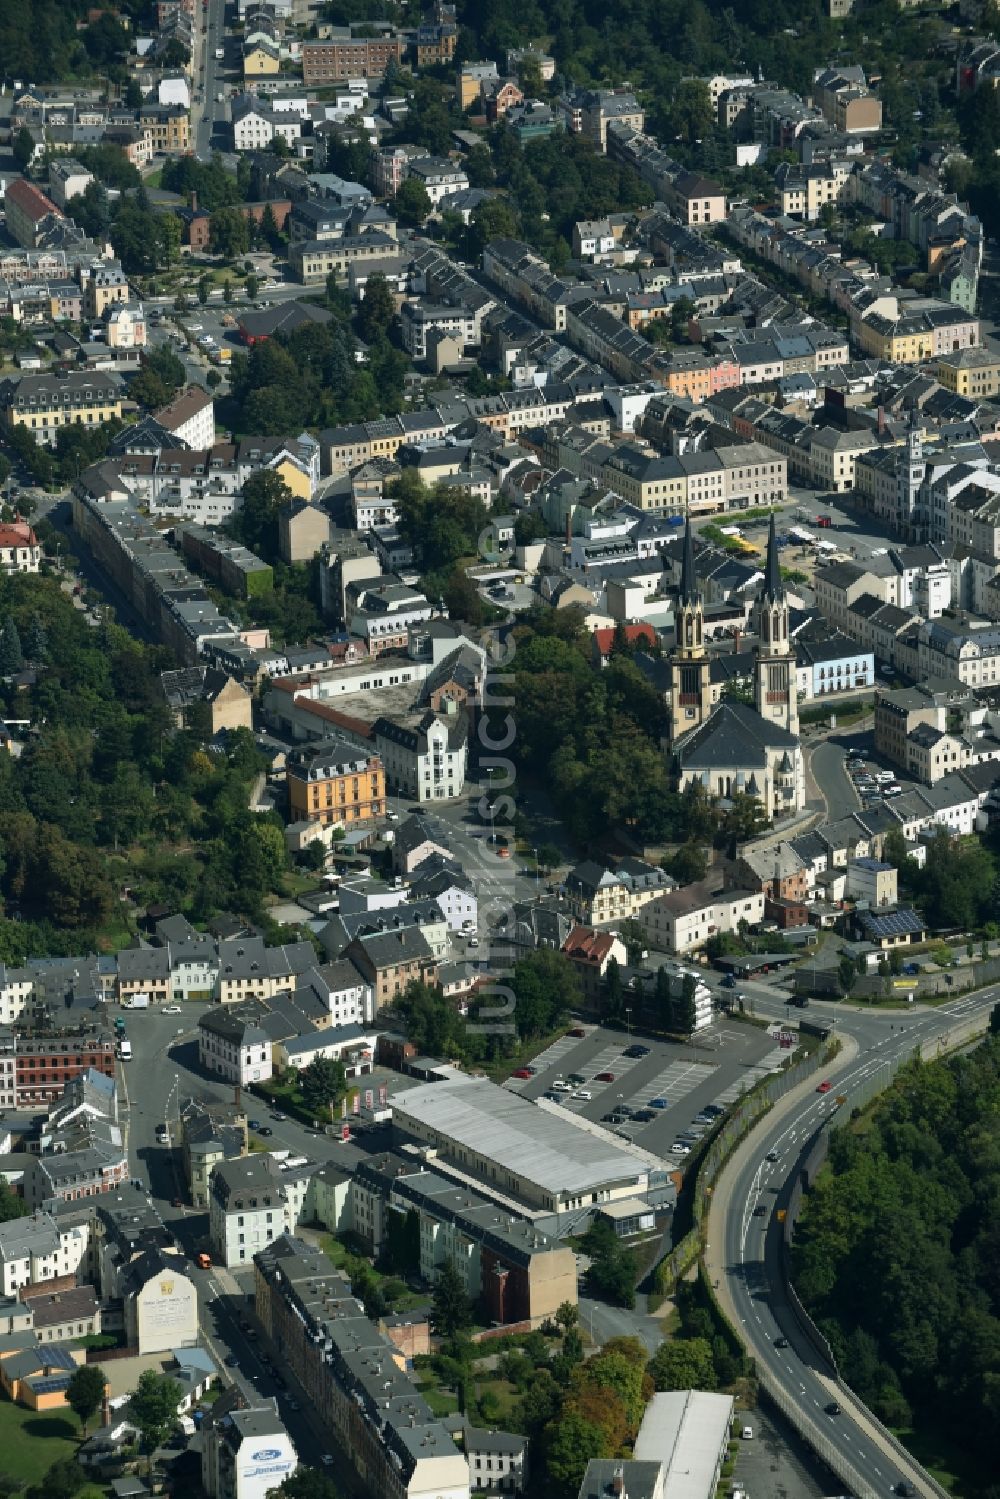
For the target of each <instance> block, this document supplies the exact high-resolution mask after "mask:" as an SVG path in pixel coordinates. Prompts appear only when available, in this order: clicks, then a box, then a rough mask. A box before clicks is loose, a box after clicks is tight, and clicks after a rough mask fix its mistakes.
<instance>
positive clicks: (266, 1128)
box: [256, 1124, 274, 1140]
mask: <svg viewBox="0 0 1000 1499" xmlns="http://www.w3.org/2000/svg"><path fill="white" fill-rule="evenodd" d="M256 1133H257V1134H258V1135H263V1137H264V1139H265V1140H270V1138H271V1136H272V1135H273V1134H274V1130H273V1129H272V1128H271V1126H270V1125H269V1124H258V1126H257V1129H256Z"/></svg>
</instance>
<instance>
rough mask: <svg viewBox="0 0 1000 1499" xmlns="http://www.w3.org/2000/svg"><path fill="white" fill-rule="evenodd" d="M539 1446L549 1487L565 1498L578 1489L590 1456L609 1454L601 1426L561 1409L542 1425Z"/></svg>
mask: <svg viewBox="0 0 1000 1499" xmlns="http://www.w3.org/2000/svg"><path fill="white" fill-rule="evenodd" d="M543 1448H544V1454H545V1472H546V1474H547V1476H548V1481H549V1485H550V1486H551V1490H552V1491H554V1493H555V1494H556V1495H560V1496H565V1499H571V1496H573V1495H575V1494H577V1493H578V1492H579V1489H580V1485H581V1483H582V1482H583V1475H584V1474H585V1473H586V1471H587V1464H588V1463H589V1462H590V1461H591V1460H592V1459H593V1458H598V1457H610V1456H611V1452H610V1449H609V1448H608V1445H607V1439H606V1437H605V1434H604V1432H603V1431H602V1430H601V1428H600V1427H599V1426H597V1425H595V1423H594V1422H593V1421H589V1420H587V1418H586V1417H585V1416H584V1415H582V1414H581V1413H580V1412H579V1411H574V1410H569V1411H567V1412H565V1413H564V1414H563V1415H562V1416H561V1417H560V1419H559V1420H558V1421H553V1422H552V1423H551V1424H550V1425H548V1426H547V1427H546V1428H545V1432H544V1435H543Z"/></svg>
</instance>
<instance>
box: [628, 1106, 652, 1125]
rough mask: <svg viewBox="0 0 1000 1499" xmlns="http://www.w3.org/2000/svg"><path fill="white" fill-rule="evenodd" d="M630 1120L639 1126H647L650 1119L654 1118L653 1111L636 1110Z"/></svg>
mask: <svg viewBox="0 0 1000 1499" xmlns="http://www.w3.org/2000/svg"><path fill="white" fill-rule="evenodd" d="M632 1118H633V1119H635V1120H636V1122H637V1123H639V1124H648V1123H649V1121H650V1120H651V1119H655V1118H656V1110H655V1109H637V1110H636V1112H635V1113H634V1114H633V1115H632Z"/></svg>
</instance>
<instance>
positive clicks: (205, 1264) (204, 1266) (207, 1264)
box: [194, 1250, 212, 1270]
mask: <svg viewBox="0 0 1000 1499" xmlns="http://www.w3.org/2000/svg"><path fill="white" fill-rule="evenodd" d="M194 1262H195V1264H196V1265H197V1266H198V1269H199V1270H211V1268H212V1256H211V1255H210V1254H206V1253H205V1251H204V1250H202V1252H201V1253H200V1254H196V1255H195V1257H194Z"/></svg>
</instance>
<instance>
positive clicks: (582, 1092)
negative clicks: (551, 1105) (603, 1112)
mask: <svg viewBox="0 0 1000 1499" xmlns="http://www.w3.org/2000/svg"><path fill="white" fill-rule="evenodd" d="M593 1096H594V1095H593V1093H591V1091H590V1089H589V1088H577V1090H576V1092H575V1093H574V1094H573V1097H574V1098H582V1099H583V1101H584V1102H585V1103H589V1102H590V1100H591V1099H592V1098H593Z"/></svg>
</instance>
